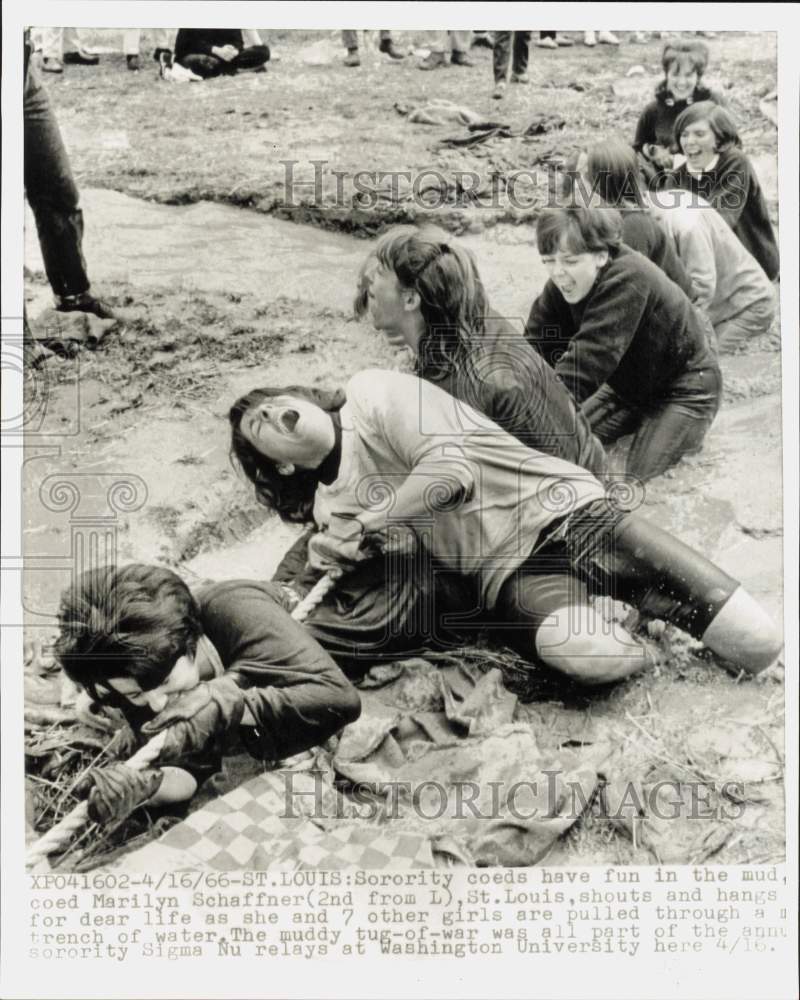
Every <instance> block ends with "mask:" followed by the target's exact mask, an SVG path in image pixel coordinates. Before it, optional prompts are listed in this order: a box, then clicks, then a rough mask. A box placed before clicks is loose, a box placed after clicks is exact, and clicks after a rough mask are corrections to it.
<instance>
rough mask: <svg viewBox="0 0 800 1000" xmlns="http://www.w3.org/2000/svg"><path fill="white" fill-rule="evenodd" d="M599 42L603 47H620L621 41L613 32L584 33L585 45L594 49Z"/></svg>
mask: <svg viewBox="0 0 800 1000" xmlns="http://www.w3.org/2000/svg"><path fill="white" fill-rule="evenodd" d="M598 42H600V44H601V45H619V39H618V38H617V36H616V35H615V34H613V32H611V31H584V33H583V44H584V45H586V46H588V47H589V48H590V49H592V48H594V46H595V45H597V43H598Z"/></svg>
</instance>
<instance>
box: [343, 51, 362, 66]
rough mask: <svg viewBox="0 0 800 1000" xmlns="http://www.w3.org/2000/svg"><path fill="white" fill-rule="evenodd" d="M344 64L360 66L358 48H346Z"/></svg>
mask: <svg viewBox="0 0 800 1000" xmlns="http://www.w3.org/2000/svg"><path fill="white" fill-rule="evenodd" d="M344 64H345V66H360V65H361V60H360V59H359V57H358V49H348V50H347V58H346V59H345V61H344Z"/></svg>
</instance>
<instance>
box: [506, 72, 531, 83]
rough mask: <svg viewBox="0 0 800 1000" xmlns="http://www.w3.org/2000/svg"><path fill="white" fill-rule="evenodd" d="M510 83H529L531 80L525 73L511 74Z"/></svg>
mask: <svg viewBox="0 0 800 1000" xmlns="http://www.w3.org/2000/svg"><path fill="white" fill-rule="evenodd" d="M511 82H512V83H530V82H531V78H530V77H529V76H528V74H527V73H512V74H511Z"/></svg>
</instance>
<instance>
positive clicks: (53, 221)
mask: <svg viewBox="0 0 800 1000" xmlns="http://www.w3.org/2000/svg"><path fill="white" fill-rule="evenodd" d="M30 56H31V45H30V42H29V39H28V38H27V37H26V39H25V77H24V80H25V83H24V95H23V129H24V153H23V158H24V178H25V194H26V196H27V199H28V204H29V205H30V206H31V210H32V211H33V215H34V218H35V220H36V230H37V232H38V234H39V245H40V246H41V248H42V259H43V261H44V269H45V272H46V273H47V280H48V281H49V282H50V287H51V288H52V290H53V294H54V296H55V299H56V309H58V310H59V311H61V312H76V311H77V312H88V313H94V315H95V316H99V317H100V318H101V319H113V318H114V313H113V312H112V311H111V309H110V308H109V306H108V305H107V304H106V303H105V302H103V301H101V300H100V299H97V298H95V296H94V295H92V293H91V292H90V290H89V277H88V275H87V273H86V261H85V260H84V257H83V212H82V211H81V209H80V207H79V204H78V201H79V194H78V188H77V186H76V184H75V181H74V179H73V177H72V170H71V168H70V163H69V157H68V156H67V151H66V149H65V148H64V143H63V140H62V138H61V132H60V130H59V128H58V122H57V121H56V116H55V114H54V113H53V108H52V106H51V104H50V100H49V98H48V96H47V93H46V91H45V89H44V87H43V86H42V84H41V81H40V80H39V77H38V74H37V72H36V68H35V67H34V66H32V65H31V62H30Z"/></svg>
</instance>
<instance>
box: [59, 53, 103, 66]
mask: <svg viewBox="0 0 800 1000" xmlns="http://www.w3.org/2000/svg"><path fill="white" fill-rule="evenodd" d="M99 62H100V59H99V58H98V56H92V55H89V53H88V52H81V51H80V50H77V49H76V51H75V52H65V53H64V63H65V65H67V66H96V65H97V64H98V63H99Z"/></svg>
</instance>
